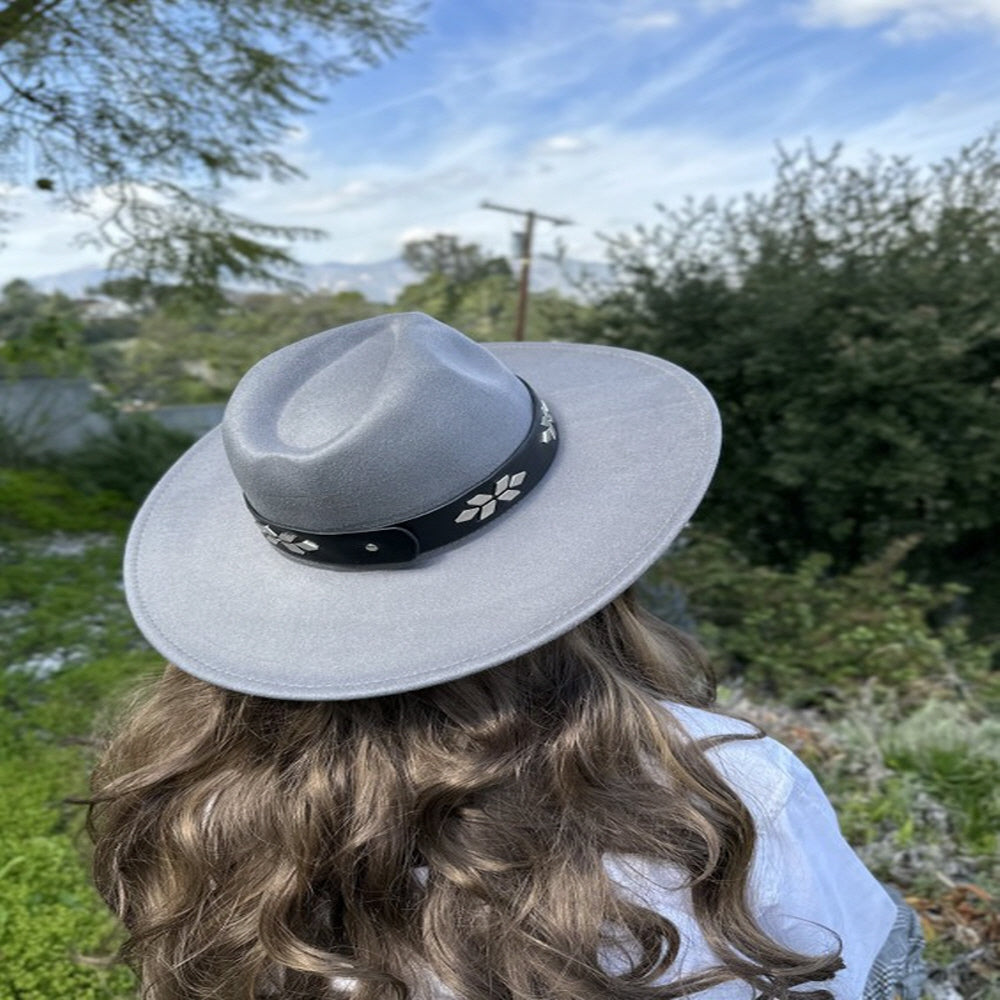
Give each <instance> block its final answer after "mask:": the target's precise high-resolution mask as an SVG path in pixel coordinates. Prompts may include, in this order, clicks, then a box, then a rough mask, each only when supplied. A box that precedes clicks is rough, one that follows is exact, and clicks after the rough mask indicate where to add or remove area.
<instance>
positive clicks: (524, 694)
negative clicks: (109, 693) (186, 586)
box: [88, 595, 841, 1000]
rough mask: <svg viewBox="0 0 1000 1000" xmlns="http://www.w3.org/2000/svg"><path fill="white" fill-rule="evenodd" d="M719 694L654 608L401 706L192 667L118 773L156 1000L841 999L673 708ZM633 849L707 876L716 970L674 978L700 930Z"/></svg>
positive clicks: (165, 692) (703, 909) (120, 810)
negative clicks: (287, 697) (750, 897)
mask: <svg viewBox="0 0 1000 1000" xmlns="http://www.w3.org/2000/svg"><path fill="white" fill-rule="evenodd" d="M713 698H714V685H713V683H712V680H711V675H710V672H709V670H708V667H707V664H706V662H705V660H704V658H703V656H702V654H701V653H700V651H699V650H698V648H697V647H696V646H695V645H694V643H693V642H692V641H691V640H690V639H688V638H686V637H685V636H684V635H683V634H682V633H680V632H678V631H676V630H674V629H672V628H670V627H669V626H667V625H664V624H663V623H662V622H659V621H658V620H657V619H655V618H653V617H652V616H650V615H648V614H647V613H646V612H644V611H643V610H641V609H640V608H639V607H638V605H637V604H636V602H635V601H634V599H633V598H632V597H631V596H630V595H625V596H623V597H621V598H618V599H617V600H615V601H614V602H613V603H612V604H610V605H609V606H608V607H606V608H605V609H603V610H602V611H600V612H599V613H598V614H596V615H595V616H594V617H593V618H591V619H590V620H588V621H586V622H584V623H583V624H582V625H580V626H578V627H577V628H575V629H574V630H573V631H571V632H569V633H568V634H566V635H564V636H562V637H561V638H558V639H556V640H554V641H553V642H550V643H548V644H547V645H545V646H543V647H541V648H539V649H537V650H534V651H533V652H530V653H528V654H525V655H524V656H521V657H518V658H517V659H516V660H513V661H511V662H509V663H506V664H504V665H502V666H499V667H495V668H493V669H490V670H486V671H483V672H481V673H478V674H474V675H472V676H470V677H464V678H461V679H459V680H456V681H451V682H448V683H445V684H440V685H438V686H436V687H431V688H426V689H424V690H420V691H409V692H406V693H403V694H397V695H388V696H383V697H378V698H368V699H360V700H354V701H342V702H337V701H333V702H329V701H328V702H303V701H280V700H274V699H268V698H262V697H258V696H254V695H246V694H239V693H235V692H232V691H226V690H223V689H221V688H217V687H215V686H213V685H211V684H208V683H205V682H204V681H200V680H197V679H195V678H193V677H190V676H188V675H187V674H185V673H182V672H181V671H180V670H178V669H176V668H174V667H168V668H167V669H166V672H165V673H164V674H163V676H162V678H161V679H159V680H158V681H157V682H156V683H155V685H154V686H153V688H152V690H151V691H148V692H146V693H145V695H144V696H143V697H142V698H141V699H139V700H138V701H137V702H136V704H135V706H134V707H133V708H132V710H131V712H130V714H129V715H128V716H127V717H126V719H125V720H124V722H123V723H122V724H121V727H120V729H119V731H118V733H117V735H116V736H114V738H112V739H111V740H110V742H109V744H108V745H107V747H106V750H105V751H104V754H103V756H102V758H101V760H100V762H99V764H98V766H97V769H96V771H95V773H94V778H93V789H92V796H91V799H90V800H89V803H90V805H89V815H88V827H89V830H90V832H91V835H92V837H93V838H94V841H95V855H94V873H95V878H96V882H97V886H98V889H99V890H100V892H101V894H102V895H103V897H104V899H105V900H106V901H107V903H108V905H109V906H110V907H111V908H112V909H113V910H114V912H115V913H116V914H117V915H118V916H119V918H120V919H121V921H122V923H123V924H124V926H125V928H126V930H127V932H128V938H127V941H126V943H125V945H124V948H123V954H124V957H125V959H126V960H127V961H129V963H130V964H131V965H132V966H133V967H134V968H135V969H136V971H137V973H138V974H139V976H140V977H141V980H142V982H143V985H144V996H145V997H147V998H148V1000H208V998H213V1000H260V998H270V997H275V998H278V997H280V998H282V1000H291V998H295V1000H321V998H322V1000H334V998H345V1000H347V998H350V1000H376V998H380V1000H381V998H389V997H392V998H401V1000H403V998H410V997H412V998H418V997H425V996H441V995H442V993H444V995H448V993H447V992H446V991H451V993H452V994H454V995H455V996H456V997H461V998H464V1000H515V998H516V1000H522V998H523V1000H528V998H531V1000H542V998H544V1000H608V998H618V1000H652V998H654V997H655V998H668V997H681V996H687V995H689V994H691V993H694V992H697V991H698V990H702V989H705V988H708V987H710V986H713V985H715V984H718V983H722V982H726V981H729V980H740V981H744V982H747V983H749V984H751V985H752V987H753V989H754V990H755V993H756V995H758V996H761V997H768V998H771V997H775V998H777V997H782V998H784V997H786V996H788V995H789V993H788V991H789V989H790V988H792V987H795V986H802V985H804V984H813V985H812V987H811V988H807V989H803V990H801V991H799V992H797V993H795V994H792V995H794V996H797V997H799V998H805V1000H828V998H829V997H830V993H829V992H828V991H827V990H823V989H818V988H816V987H815V983H816V982H817V981H821V980H825V979H829V978H830V977H831V976H832V975H833V974H834V972H835V971H836V970H837V969H838V968H839V967H840V966H841V962H840V959H839V957H838V956H836V955H823V956H819V957H815V956H806V955H801V954H798V953H796V952H794V951H791V950H789V949H788V948H786V947H783V946H782V945H781V944H779V943H778V942H776V941H775V940H773V939H771V938H770V937H768V935H766V934H765V933H764V932H763V931H762V930H761V928H760V927H759V926H758V925H757V923H756V922H755V919H754V916H753V914H752V913H751V911H750V909H749V908H748V904H747V900H746V887H747V878H748V871H749V867H750V860H751V855H752V853H753V849H754V839H755V834H754V825H753V821H752V819H751V817H750V815H749V813H748V812H747V809H746V807H745V806H744V805H743V803H742V802H741V801H740V799H739V798H738V796H737V795H736V794H735V793H734V792H733V791H732V790H731V789H730V787H729V786H728V785H727V784H726V782H725V781H723V780H722V779H721V778H720V777H719V775H718V774H717V773H716V771H715V770H714V769H713V767H712V765H711V764H710V763H709V761H708V760H707V758H706V756H705V749H706V748H707V746H706V745H705V744H706V741H701V745H699V743H698V742H696V741H693V740H691V739H690V738H689V737H687V735H686V734H685V733H684V732H683V731H682V730H681V729H680V728H679V726H678V724H677V723H676V722H675V721H674V720H673V719H672V717H671V716H670V714H669V713H668V712H667V711H666V710H664V709H663V708H662V707H661V706H660V704H659V702H660V700H661V699H671V700H673V701H676V702H681V703H685V704H688V705H694V706H702V707H704V706H707V705H709V704H711V702H712V700H713ZM610 855H636V856H639V857H642V858H645V859H651V860H652V861H653V862H658V863H662V864H663V865H666V866H670V867H671V868H672V869H673V870H676V871H678V872H680V873H682V874H683V876H684V880H685V883H686V885H687V886H689V889H690V894H691V899H692V904H693V911H694V914H695V917H696V919H697V921H698V923H699V926H700V928H701V930H702V933H703V934H704V936H705V939H706V941H707V943H708V945H709V946H710V948H711V950H712V952H713V953H714V955H715V956H716V957H717V959H718V962H717V964H716V965H715V966H714V967H712V968H709V969H707V970H704V971H701V972H699V973H697V974H695V975H689V976H685V977H683V978H676V977H674V978H673V980H672V981H671V980H670V977H669V976H667V977H666V978H667V980H668V985H656V983H657V982H658V981H661V980H662V979H663V978H664V976H665V974H666V973H668V970H670V968H671V965H672V964H673V963H674V960H675V958H676V957H677V955H678V952H679V948H680V945H681V942H680V936H679V932H678V930H677V928H676V927H675V926H674V924H673V923H671V921H670V920H669V919H668V918H667V917H665V916H663V915H662V914H660V913H657V912H655V911H654V910H652V909H650V908H647V907H645V906H643V905H641V903H640V902H638V901H636V899H635V898H629V897H627V896H626V895H625V894H624V893H622V892H621V891H619V890H616V886H615V883H614V881H613V879H611V878H610V877H609V874H608V872H607V870H606V860H607V858H608V856H610ZM612 970H613V971H612ZM442 986H443V987H444V991H443V990H442Z"/></svg>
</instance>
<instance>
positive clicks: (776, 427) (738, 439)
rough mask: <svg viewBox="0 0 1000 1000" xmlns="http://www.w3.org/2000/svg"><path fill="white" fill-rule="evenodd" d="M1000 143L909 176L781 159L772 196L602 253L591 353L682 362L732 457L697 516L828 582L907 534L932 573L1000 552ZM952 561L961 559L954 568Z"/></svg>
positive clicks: (664, 213)
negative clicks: (706, 399)
mask: <svg viewBox="0 0 1000 1000" xmlns="http://www.w3.org/2000/svg"><path fill="white" fill-rule="evenodd" d="M998 180H1000V136H998V133H997V132H992V133H990V134H989V135H987V136H985V137H984V138H983V139H981V140H980V141H977V142H975V143H973V144H972V145H971V146H969V147H967V148H965V149H963V150H962V151H961V152H960V153H959V154H958V155H956V156H955V157H952V158H948V159H945V160H943V161H942V162H940V163H938V164H936V165H934V166H931V167H929V168H927V169H921V168H918V167H916V166H914V165H913V164H911V163H910V162H909V161H907V160H902V159H883V158H880V157H877V156H872V157H871V158H870V159H869V161H868V162H867V163H866V164H865V165H863V166H851V165H849V164H847V163H846V162H845V161H844V159H843V157H842V156H841V155H840V152H839V150H834V151H833V153H832V154H831V155H829V156H820V155H818V154H817V153H816V152H815V151H814V150H813V149H812V148H811V147H806V148H804V149H801V150H799V151H798V152H793V153H784V152H783V153H782V154H781V156H780V158H779V162H778V167H777V178H776V181H775V184H774V187H773V189H772V190H771V191H770V192H769V193H766V194H763V195H755V196H746V197H745V198H744V199H742V200H740V201H734V202H730V203H728V204H718V203H716V202H714V201H707V202H705V203H703V204H694V203H689V204H688V205H686V206H685V207H684V208H682V209H680V210H676V211H673V210H666V209H664V208H662V207H661V208H660V214H659V220H658V222H657V223H656V225H654V226H651V227H645V228H639V229H638V230H637V231H635V232H634V233H631V234H627V235H623V236H620V237H618V238H616V239H614V240H612V241H611V243H610V258H611V264H612V266H613V269H614V272H615V275H616V278H617V287H616V288H614V289H613V290H612V291H610V292H608V293H606V294H605V295H604V296H603V297H602V298H601V299H600V300H599V301H598V302H597V303H596V308H595V313H594V318H593V320H592V321H591V322H589V323H587V324H586V325H585V327H584V329H583V333H582V336H583V338H584V339H591V340H598V341H604V342H610V343H614V344H619V345H621V346H627V347H635V348H639V349H641V350H646V351H651V352H653V353H656V354H660V355H662V356H664V357H667V358H670V359H671V360H674V361H677V362H678V363H680V364H682V365H684V366H685V367H689V368H690V369H691V370H692V371H694V372H695V373H696V374H698V375H699V376H700V377H701V378H702V379H703V380H704V381H705V382H706V384H707V385H708V387H709V388H710V389H711V390H712V391H713V393H714V394H715V396H716V398H717V400H718V402H719V405H720V408H721V411H722V416H723V424H724V428H725V438H726V441H725V445H724V450H723V457H722V461H721V465H720V468H719V472H718V475H717V477H716V480H715V484H714V486H713V489H712V493H711V496H710V498H709V499H708V500H707V501H706V503H705V505H704V506H703V508H702V513H701V514H700V515H699V517H700V520H701V523H703V524H704V525H705V526H706V527H709V528H711V529H713V530H716V531H721V532H723V533H724V534H725V535H726V536H727V537H728V538H730V539H732V540H733V541H734V542H736V543H737V544H738V545H739V546H740V547H741V549H742V550H743V551H744V552H746V553H748V554H749V555H750V556H751V558H754V559H756V560H760V559H763V560H765V561H769V562H777V563H780V564H784V565H792V564H794V563H795V562H796V561H797V560H798V559H799V558H801V557H803V556H804V555H806V554H807V553H809V552H811V551H824V552H828V553H830V554H831V556H832V557H833V561H834V562H833V565H834V568H835V569H844V568H847V567H850V566H854V565H857V564H858V563H860V562H861V561H863V560H866V559H871V558H873V557H875V556H876V555H877V554H878V553H879V552H880V551H882V550H883V549H884V548H885V546H886V545H887V544H888V543H889V542H890V541H891V540H892V539H894V538H899V537H903V536H908V535H918V536H921V537H922V538H923V539H924V545H923V547H922V549H921V550H920V552H922V553H923V556H922V558H923V560H924V563H925V565H926V566H929V567H932V568H933V571H934V574H935V576H936V577H937V578H938V579H947V578H948V577H949V575H951V574H952V573H954V572H956V570H957V571H958V573H959V577H960V578H964V579H969V577H968V573H967V572H965V571H967V570H969V569H970V566H969V564H968V558H967V557H968V554H969V553H970V552H979V553H981V554H982V556H983V558H984V559H985V560H986V561H987V562H990V563H995V559H993V558H991V556H990V553H991V552H992V553H993V555H994V556H995V551H996V547H997V543H998V541H1000V507H998V506H997V503H996V497H997V495H998V492H1000V393H998V381H997V373H998V372H1000V183H998ZM963 560H965V561H964V562H963Z"/></svg>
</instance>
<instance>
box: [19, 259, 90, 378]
mask: <svg viewBox="0 0 1000 1000" xmlns="http://www.w3.org/2000/svg"><path fill="white" fill-rule="evenodd" d="M82 329H83V322H82V319H81V317H80V313H79V310H78V309H77V307H76V305H75V304H74V303H73V302H72V301H71V300H70V299H68V298H67V297H66V296H65V295H63V294H62V293H61V292H56V293H55V294H52V295H46V294H44V293H42V292H39V291H38V290H37V289H35V288H34V287H33V286H31V285H30V284H28V282H27V281H22V280H20V279H16V280H14V281H11V282H8V283H7V284H6V285H5V286H4V287H3V289H2V290H0V377H4V376H6V377H15V378H16V377H18V376H21V375H43V374H44V375H67V374H78V373H81V372H83V371H84V370H86V368H87V359H86V354H85V352H84V350H83V347H82V345H81V338H80V333H81V330H82Z"/></svg>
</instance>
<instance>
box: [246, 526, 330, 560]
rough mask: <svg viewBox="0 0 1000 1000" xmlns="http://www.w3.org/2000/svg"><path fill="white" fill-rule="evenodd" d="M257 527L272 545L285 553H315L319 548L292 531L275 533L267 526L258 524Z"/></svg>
mask: <svg viewBox="0 0 1000 1000" xmlns="http://www.w3.org/2000/svg"><path fill="white" fill-rule="evenodd" d="M257 527H258V528H260V531H261V534H262V535H263V536H264V537H265V538H266V539H267V540H268V541H269V542H270V543H271V544H272V545H276V546H277V547H278V548H280V549H285V551H286V552H294V553H295V554H296V555H302V554H303V553H304V552H315V551H316V550H317V549H318V548H319V546H318V545H317V544H316V543H315V542H312V541H310V540H309V539H308V538H303V537H302V536H301V535H296V534H295V532H294V531H275V530H274V528H272V527H271V525H269V524H258V525H257Z"/></svg>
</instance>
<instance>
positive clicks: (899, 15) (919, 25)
mask: <svg viewBox="0 0 1000 1000" xmlns="http://www.w3.org/2000/svg"><path fill="white" fill-rule="evenodd" d="M800 16H801V18H802V21H803V23H804V24H806V25H808V26H823V27H825V26H835V27H841V28H866V27H870V26H873V25H879V26H881V27H882V28H883V29H884V34H885V36H886V37H887V38H890V39H891V40H893V41H907V40H910V39H919V38H926V37H928V36H930V35H937V34H941V33H943V32H948V31H955V30H964V29H968V28H970V27H975V26H976V25H989V26H992V27H993V28H995V29H1000V0H808V2H807V3H806V4H805V5H804V6H803V7H801V9H800Z"/></svg>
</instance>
